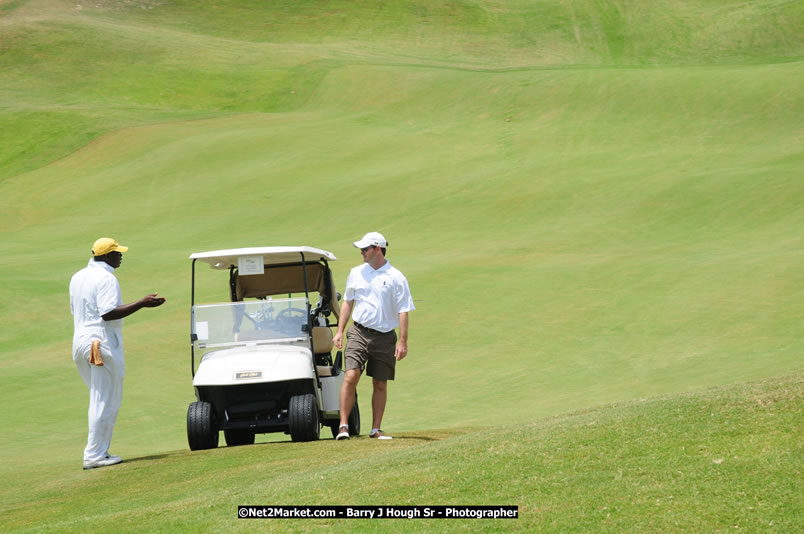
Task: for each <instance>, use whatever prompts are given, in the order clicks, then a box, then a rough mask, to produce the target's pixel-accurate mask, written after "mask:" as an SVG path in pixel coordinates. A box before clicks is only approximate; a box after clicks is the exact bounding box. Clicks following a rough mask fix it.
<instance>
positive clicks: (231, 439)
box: [223, 428, 254, 447]
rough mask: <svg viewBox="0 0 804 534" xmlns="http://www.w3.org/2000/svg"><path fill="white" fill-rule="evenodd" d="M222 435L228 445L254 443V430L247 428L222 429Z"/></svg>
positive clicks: (235, 445)
mask: <svg viewBox="0 0 804 534" xmlns="http://www.w3.org/2000/svg"><path fill="white" fill-rule="evenodd" d="M223 437H224V438H225V439H226V445H228V446H229V447H237V446H239V445H254V432H252V431H251V430H248V429H240V428H237V429H233V430H224V431H223Z"/></svg>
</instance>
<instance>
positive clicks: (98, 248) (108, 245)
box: [92, 237, 128, 256]
mask: <svg viewBox="0 0 804 534" xmlns="http://www.w3.org/2000/svg"><path fill="white" fill-rule="evenodd" d="M127 250H128V247H124V246H123V245H121V244H119V243H118V242H117V241H115V240H114V239H112V238H111V237H101V238H100V239H98V240H97V241H95V244H94V245H92V255H93V256H105V255H106V254H108V253H110V252H125V251H127Z"/></svg>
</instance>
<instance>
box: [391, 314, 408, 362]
mask: <svg viewBox="0 0 804 534" xmlns="http://www.w3.org/2000/svg"><path fill="white" fill-rule="evenodd" d="M407 355H408V312H400V313H399V340H398V341H397V342H396V354H394V356H396V359H397V360H401V359H402V358H404V357H405V356H407Z"/></svg>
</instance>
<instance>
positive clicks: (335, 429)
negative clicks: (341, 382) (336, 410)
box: [329, 393, 360, 438]
mask: <svg viewBox="0 0 804 534" xmlns="http://www.w3.org/2000/svg"><path fill="white" fill-rule="evenodd" d="M348 423H349V435H350V436H359V435H360V406H359V405H358V404H357V393H355V403H354V404H353V405H352V411H351V412H349V419H348ZM340 426H341V421H340V419H339V420H337V421H335V422H334V423H330V425H329V429H330V430H331V431H332V437H333V438H337V437H338V434H339V430H340Z"/></svg>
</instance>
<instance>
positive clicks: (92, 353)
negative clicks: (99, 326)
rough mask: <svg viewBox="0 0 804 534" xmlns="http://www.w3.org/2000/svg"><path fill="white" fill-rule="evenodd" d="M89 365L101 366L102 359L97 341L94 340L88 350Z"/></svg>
mask: <svg viewBox="0 0 804 534" xmlns="http://www.w3.org/2000/svg"><path fill="white" fill-rule="evenodd" d="M89 363H91V364H92V365H97V366H99V367H100V366H103V357H102V356H101V351H100V340H99V339H96V340H95V341H93V342H92V348H91V349H90V350H89Z"/></svg>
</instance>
